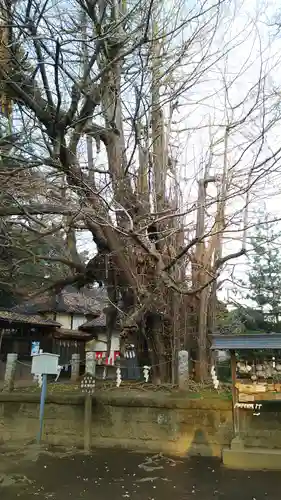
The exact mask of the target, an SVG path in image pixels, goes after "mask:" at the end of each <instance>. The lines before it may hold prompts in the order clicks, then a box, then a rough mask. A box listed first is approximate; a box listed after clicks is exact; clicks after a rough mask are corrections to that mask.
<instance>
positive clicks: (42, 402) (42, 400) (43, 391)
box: [37, 374, 47, 444]
mask: <svg viewBox="0 0 281 500" xmlns="http://www.w3.org/2000/svg"><path fill="white" fill-rule="evenodd" d="M46 395H47V375H45V374H44V375H42V388H41V398H40V416H39V433H38V435H37V444H40V443H41V439H42V434H43V423H44V409H45V400H46Z"/></svg>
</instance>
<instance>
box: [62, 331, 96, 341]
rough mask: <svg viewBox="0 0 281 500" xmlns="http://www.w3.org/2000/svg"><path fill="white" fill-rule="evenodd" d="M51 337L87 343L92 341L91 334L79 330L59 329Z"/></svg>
mask: <svg viewBox="0 0 281 500" xmlns="http://www.w3.org/2000/svg"><path fill="white" fill-rule="evenodd" d="M53 337H54V338H56V339H60V340H78V341H79V340H80V341H85V342H87V341H89V340H92V338H93V334H91V333H87V332H81V331H79V330H69V329H67V328H60V329H59V330H56V331H55V332H54V333H53Z"/></svg>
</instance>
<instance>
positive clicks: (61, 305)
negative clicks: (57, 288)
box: [14, 286, 107, 316]
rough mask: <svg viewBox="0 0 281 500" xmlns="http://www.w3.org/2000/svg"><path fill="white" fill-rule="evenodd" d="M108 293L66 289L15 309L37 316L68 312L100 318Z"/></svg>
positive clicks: (95, 289)
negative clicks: (39, 314)
mask: <svg viewBox="0 0 281 500" xmlns="http://www.w3.org/2000/svg"><path fill="white" fill-rule="evenodd" d="M106 299H107V293H106V290H105V289H100V288H93V289H87V288H84V289H82V290H79V291H78V290H76V289H75V288H74V287H70V286H69V287H66V288H65V289H64V290H62V292H61V293H59V294H57V295H54V296H51V295H47V294H44V295H41V296H38V297H37V298H36V299H35V300H30V301H27V302H25V303H23V304H22V305H20V306H17V307H16V308H14V310H15V311H17V312H23V313H28V314H32V313H34V314H36V313H39V312H41V313H43V312H45V313H46V312H66V313H69V314H83V315H88V314H89V315H90V314H92V315H95V316H99V315H100V313H101V312H102V310H103V308H104V307H105V305H106Z"/></svg>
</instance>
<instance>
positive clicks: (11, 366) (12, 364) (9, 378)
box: [4, 352, 18, 392]
mask: <svg viewBox="0 0 281 500" xmlns="http://www.w3.org/2000/svg"><path fill="white" fill-rule="evenodd" d="M17 359H18V355H17V354H16V353H14V352H11V353H9V354H8V355H7V363H6V372H5V379H4V390H5V391H8V392H11V391H13V389H14V383H15V374H16V366H17Z"/></svg>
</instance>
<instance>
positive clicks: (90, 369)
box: [85, 351, 96, 376]
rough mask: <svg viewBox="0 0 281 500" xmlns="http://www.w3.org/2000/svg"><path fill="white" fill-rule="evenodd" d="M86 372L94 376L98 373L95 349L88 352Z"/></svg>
mask: <svg viewBox="0 0 281 500" xmlns="http://www.w3.org/2000/svg"><path fill="white" fill-rule="evenodd" d="M85 372H86V373H90V374H91V375H93V376H95V375H96V353H95V352H93V351H88V352H86V367H85Z"/></svg>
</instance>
